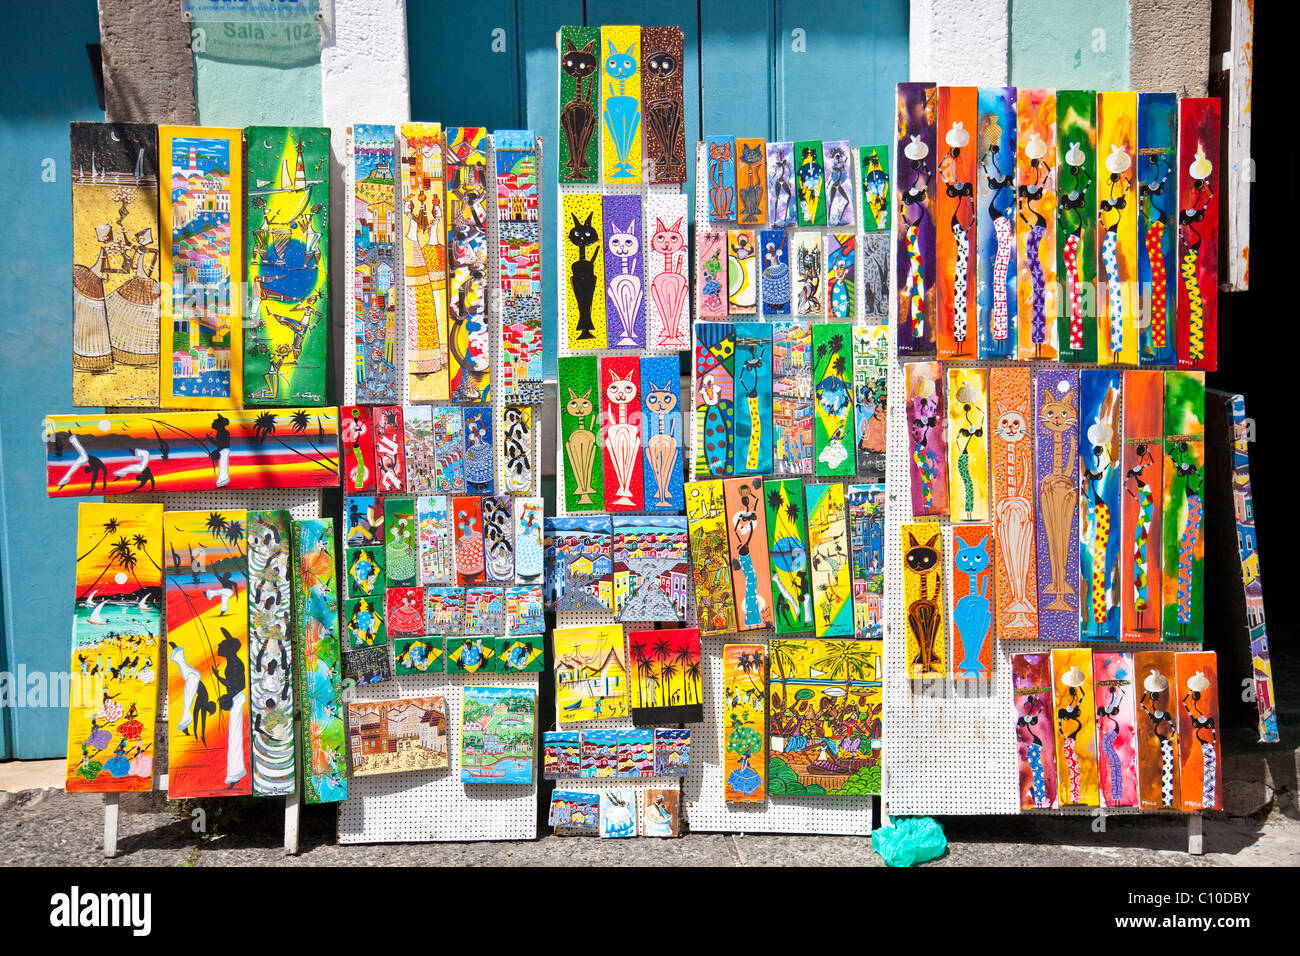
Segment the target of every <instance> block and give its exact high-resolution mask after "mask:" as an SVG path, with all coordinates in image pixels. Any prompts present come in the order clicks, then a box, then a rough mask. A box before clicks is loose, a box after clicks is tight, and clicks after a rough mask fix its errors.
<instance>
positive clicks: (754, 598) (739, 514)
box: [722, 478, 773, 631]
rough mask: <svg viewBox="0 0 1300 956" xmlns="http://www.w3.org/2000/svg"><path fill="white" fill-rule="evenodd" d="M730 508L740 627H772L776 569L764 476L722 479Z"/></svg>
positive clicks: (729, 533) (729, 540) (729, 531)
mask: <svg viewBox="0 0 1300 956" xmlns="http://www.w3.org/2000/svg"><path fill="white" fill-rule="evenodd" d="M722 498H723V501H724V502H725V504H726V508H727V543H728V546H729V547H730V550H731V577H732V589H733V591H734V592H735V595H736V629H737V630H739V631H752V630H754V629H756V628H760V627H761V628H769V627H772V621H773V619H772V570H771V566H770V564H769V562H768V554H767V509H766V508H765V507H764V506H763V480H762V479H761V478H728V479H727V480H726V481H724V482H723V483H722Z"/></svg>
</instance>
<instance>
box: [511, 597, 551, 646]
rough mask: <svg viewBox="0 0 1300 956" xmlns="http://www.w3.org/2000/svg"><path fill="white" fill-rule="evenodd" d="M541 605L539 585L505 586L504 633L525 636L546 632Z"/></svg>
mask: <svg viewBox="0 0 1300 956" xmlns="http://www.w3.org/2000/svg"><path fill="white" fill-rule="evenodd" d="M542 607H543V605H542V588H541V585H539V584H525V585H517V586H515V587H509V588H506V634H507V635H509V636H511V637H526V636H531V635H534V634H538V635H540V634H544V633H546V619H545V615H544V614H543V610H542Z"/></svg>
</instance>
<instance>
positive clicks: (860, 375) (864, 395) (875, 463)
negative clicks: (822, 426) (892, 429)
mask: <svg viewBox="0 0 1300 956" xmlns="http://www.w3.org/2000/svg"><path fill="white" fill-rule="evenodd" d="M888 410H889V327H888V326H886V325H855V326H854V327H853V411H854V421H855V423H856V428H855V432H856V435H857V446H856V447H857V459H858V460H857V475H858V477H859V478H862V479H865V480H867V481H884V478H885V451H886V445H887V435H888V430H889V428H888Z"/></svg>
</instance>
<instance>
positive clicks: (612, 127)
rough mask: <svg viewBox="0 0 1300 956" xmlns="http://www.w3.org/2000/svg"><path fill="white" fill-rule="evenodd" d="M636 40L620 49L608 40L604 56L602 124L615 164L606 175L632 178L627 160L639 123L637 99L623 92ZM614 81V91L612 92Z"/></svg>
mask: <svg viewBox="0 0 1300 956" xmlns="http://www.w3.org/2000/svg"><path fill="white" fill-rule="evenodd" d="M635 54H636V44H635V43H633V44H631V45H630V46H629V47H628V48H627V52H626V53H623V52H621V51H620V50H619V49H618V48H617V47H615V46H614V44H613V43H612V42H611V43H610V44H609V56H607V57H606V58H605V74H606V75H607V76H608V77H609V78H610V81H611V82H610V84H609V91H608V92H607V93H606V94H605V128H606V129H608V130H609V135H610V136H611V137H612V138H613V140H614V146H615V152H616V153H617V162H618V165H617V166H615V168H614V171H613V173H611V174H610V179H630V178H632V166H631V164H630V163H629V161H628V153H629V152H631V149H632V144H633V141H634V140H635V138H636V132H637V129H638V127H640V125H641V101H640V100H638V99H637V98H636V97H635V96H628V95H627V81H628V80H629V79H631V78H632V77H633V76H634V75H635V74H636V70H637V56H636V55H635ZM615 82H617V84H618V87H617V92H615Z"/></svg>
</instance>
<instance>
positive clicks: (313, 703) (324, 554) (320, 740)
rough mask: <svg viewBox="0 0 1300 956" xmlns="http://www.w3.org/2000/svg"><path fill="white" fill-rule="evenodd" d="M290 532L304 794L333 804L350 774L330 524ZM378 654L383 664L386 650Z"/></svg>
mask: <svg viewBox="0 0 1300 956" xmlns="http://www.w3.org/2000/svg"><path fill="white" fill-rule="evenodd" d="M290 528H291V533H292V535H293V560H294V565H295V567H296V577H295V580H294V587H293V601H294V621H295V627H296V628H297V632H298V633H297V643H298V674H299V675H301V676H300V680H301V685H300V686H301V688H302V702H301V704H300V707H301V709H302V750H301V752H302V779H303V796H304V798H305V799H306V801H307V802H308V803H337V802H339V801H341V800H346V799H347V798H348V776H347V741H346V738H345V736H344V735H345V733H346V728H345V727H344V721H343V675H342V673H341V670H342V653H341V651H342V647H341V644H340V641H339V590H338V578H337V577H336V573H335V570H334V521H333V519H332V518H311V519H307V520H303V521H294V522H293V523H292V524H291V526H290ZM381 650H382V651H383V652H384V656H385V660H387V653H388V652H387V649H386V648H381Z"/></svg>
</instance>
